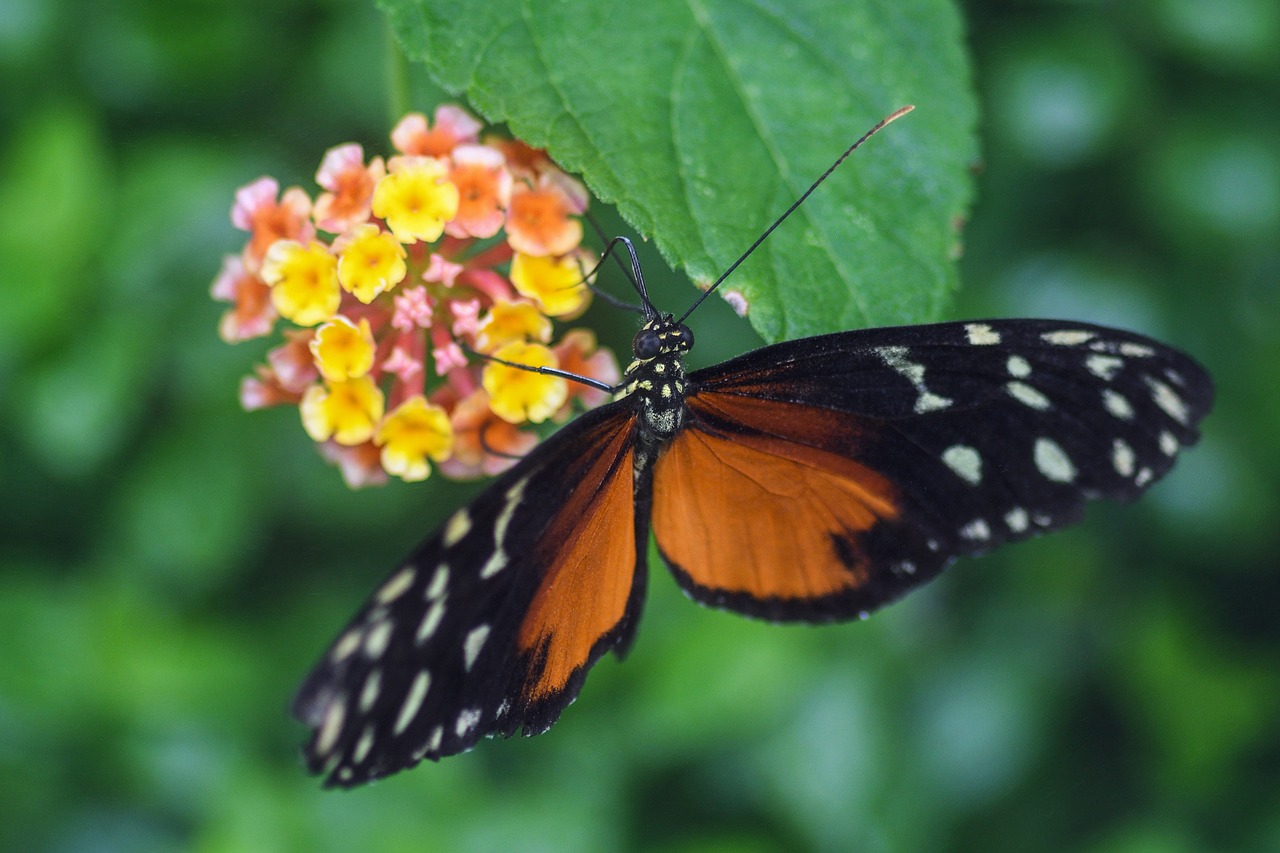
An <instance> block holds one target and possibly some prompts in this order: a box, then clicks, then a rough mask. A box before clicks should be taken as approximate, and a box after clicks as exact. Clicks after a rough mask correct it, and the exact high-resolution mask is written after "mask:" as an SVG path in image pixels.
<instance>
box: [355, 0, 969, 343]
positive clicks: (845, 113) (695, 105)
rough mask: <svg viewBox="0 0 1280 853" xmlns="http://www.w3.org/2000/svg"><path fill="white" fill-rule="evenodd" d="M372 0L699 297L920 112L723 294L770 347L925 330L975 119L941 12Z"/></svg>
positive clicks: (871, 6)
mask: <svg viewBox="0 0 1280 853" xmlns="http://www.w3.org/2000/svg"><path fill="white" fill-rule="evenodd" d="M380 4H381V6H382V7H383V8H384V9H385V11H386V12H387V13H388V15H389V16H390V19H391V22H392V26H393V29H394V30H395V32H396V34H397V36H398V37H399V40H400V42H401V44H402V45H403V47H404V49H405V51H406V53H407V54H408V55H409V56H410V58H412V59H416V60H419V61H421V62H423V63H424V64H425V67H426V69H427V71H428V72H429V73H430V74H431V76H432V77H434V78H435V79H436V81H437V82H438V83H439V84H440V85H441V86H442V87H443V88H444V89H446V90H447V91H449V92H452V93H455V94H456V95H462V96H465V97H466V98H467V100H468V101H470V103H471V104H472V105H473V106H474V107H475V108H476V109H477V110H479V111H480V112H481V113H482V114H483V115H484V116H485V117H486V118H487V119H488V120H490V121H493V122H506V123H507V124H508V125H509V126H510V128H511V129H512V131H513V132H514V133H515V134H516V135H517V136H519V137H520V138H521V139H523V140H525V141H526V142H528V143H530V144H532V145H536V146H542V147H546V148H547V149H548V150H549V151H550V152H551V154H552V156H553V157H554V158H555V159H556V160H557V162H559V163H560V164H561V165H562V166H563V167H564V168H566V169H568V170H570V171H573V172H577V173H579V174H581V175H582V176H583V177H584V178H585V180H586V182H587V184H588V185H589V186H590V188H591V190H592V191H593V192H594V193H595V195H596V196H597V197H598V198H600V199H601V200H603V201H605V202H608V203H611V204H615V205H617V207H618V209H619V211H620V212H621V213H622V215H623V216H624V217H625V218H626V219H627V221H628V222H630V223H631V224H632V225H633V226H634V227H635V228H636V229H637V231H639V232H640V233H641V234H642V235H645V236H647V237H652V238H653V239H654V240H655V241H656V243H657V245H658V248H659V249H660V250H661V251H662V253H663V255H664V256H665V257H666V258H667V259H668V261H670V262H671V263H672V265H673V266H678V267H682V268H684V269H685V270H686V271H687V272H688V274H689V276H690V277H691V278H692V279H693V281H694V282H696V283H698V284H700V285H703V286H705V285H707V284H709V283H710V282H711V281H712V280H714V279H715V278H716V277H717V276H718V275H719V274H720V273H721V272H722V271H723V270H724V269H725V268H727V267H728V266H729V264H730V263H732V262H733V261H734V260H735V259H736V258H737V257H738V256H739V255H740V254H741V253H742V252H743V251H744V250H745V249H746V247H747V246H749V245H750V244H751V242H752V240H754V239H755V238H756V237H757V236H759V235H760V233H761V232H762V231H764V229H765V228H766V227H767V226H768V225H769V224H770V223H771V222H772V221H773V220H774V219H775V218H776V217H777V216H778V215H779V214H780V213H781V212H782V211H783V210H785V209H786V207H787V205H788V204H790V203H791V202H792V201H793V200H794V199H795V198H797V197H798V196H799V195H800V193H801V192H803V191H804V189H805V188H806V187H807V186H808V185H809V184H810V182H812V181H813V179H814V178H816V177H817V176H818V175H819V174H821V173H822V171H823V170H824V169H825V168H826V167H827V166H828V165H830V163H831V162H832V161H833V160H834V159H835V157H836V156H837V155H838V154H839V153H840V152H841V151H842V150H843V149H844V148H845V147H846V146H847V145H848V144H849V143H850V142H852V141H853V140H854V139H855V138H857V137H858V136H859V135H860V134H861V133H862V132H863V131H865V130H866V129H867V128H869V127H870V126H872V125H873V124H875V122H877V121H878V120H879V119H881V118H883V117H884V116H885V115H888V114H889V113H890V112H892V111H893V110H895V109H897V108H898V107H900V106H903V105H905V104H908V103H912V104H915V105H916V107H917V109H916V111H915V112H914V113H912V114H911V115H910V116H909V117H907V118H905V119H903V120H901V121H899V122H897V123H895V124H894V125H893V126H892V127H890V128H888V129H887V130H885V131H884V132H882V133H881V134H880V135H879V136H877V137H876V138H875V139H874V140H872V141H871V142H870V143H869V144H868V145H867V146H865V147H864V148H863V149H861V150H860V151H859V152H858V153H857V154H856V155H854V157H853V159H852V160H851V161H850V162H848V163H846V164H845V165H844V166H843V167H842V168H841V169H840V170H839V171H837V172H836V174H835V175H834V176H833V177H832V179H831V180H829V181H827V183H826V184H825V185H824V186H823V187H822V189H821V190H819V191H818V192H817V193H815V194H814V196H813V197H812V198H811V199H810V200H809V201H808V202H807V203H806V204H805V205H804V206H803V207H802V208H801V209H800V211H798V212H797V213H796V214H795V215H794V216H793V217H792V218H791V220H790V221H788V222H787V223H786V225H784V226H783V227H782V228H780V229H779V230H778V231H777V232H776V233H775V234H774V235H772V236H771V237H770V238H769V240H768V241H767V242H766V243H765V245H764V246H763V247H762V248H761V249H759V250H758V251H757V252H756V253H755V255H754V256H753V257H752V258H751V259H750V260H749V261H747V262H746V263H745V264H743V266H742V267H741V268H740V269H739V270H738V271H736V272H735V273H734V274H733V276H732V278H731V279H730V280H729V281H728V282H727V283H726V285H725V286H724V288H722V289H723V290H725V291H737V292H739V293H741V294H743V295H744V296H745V297H746V300H747V302H748V304H749V315H748V316H749V318H750V320H751V322H752V324H753V325H754V326H755V327H756V329H757V330H758V331H759V332H760V333H761V334H762V335H763V336H764V337H765V338H767V339H770V340H778V339H782V338H788V337H797V336H802V335H807V334H814V333H817V332H823V331H833V330H837V329H847V328H853V327H857V326H865V325H882V324H888V323H895V322H920V321H923V320H927V319H931V318H934V317H936V316H937V315H938V314H939V313H940V311H941V309H942V307H943V306H944V304H945V301H946V297H947V294H948V291H949V290H951V289H952V288H953V287H954V285H955V280H956V273H955V270H954V267H953V260H954V257H955V256H956V254H957V251H958V239H959V238H958V235H957V233H956V229H957V224H958V223H960V222H962V221H963V219H964V216H965V211H966V209H967V205H968V203H969V199H970V195H971V192H972V190H971V178H970V174H969V169H970V166H971V165H972V163H973V161H974V159H975V157H976V143H975V140H974V123H975V116H976V108H975V106H974V99H973V95H972V92H971V88H970V83H969V69H968V65H967V62H966V57H965V54H964V50H963V46H962V31H961V25H960V20H959V16H958V14H957V12H956V10H955V9H954V8H953V6H952V5H951V3H950V2H948V0H865V2H861V3H859V2H850V0H796V1H795V2H788V3H786V4H770V3H766V2H763V0H755V2H743V0H691V2H686V3H630V4H623V3H618V4H615V3H609V4H603V3H593V2H571V3H552V2H537V0H523V2H517V0H491V2H488V3H483V4H481V3H471V2H461V0H380ZM666 307H672V306H666ZM674 307H676V308H680V309H682V308H683V306H674Z"/></svg>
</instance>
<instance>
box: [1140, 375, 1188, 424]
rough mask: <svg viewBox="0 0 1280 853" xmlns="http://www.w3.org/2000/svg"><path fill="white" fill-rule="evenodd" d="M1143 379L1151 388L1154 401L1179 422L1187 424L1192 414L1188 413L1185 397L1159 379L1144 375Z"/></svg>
mask: <svg viewBox="0 0 1280 853" xmlns="http://www.w3.org/2000/svg"><path fill="white" fill-rule="evenodd" d="M1143 379H1144V380H1145V381H1146V383H1147V387H1148V388H1150V389H1151V400H1152V402H1154V403H1155V404H1156V405H1157V406H1159V407H1160V408H1161V410H1163V411H1164V413H1165V414H1166V415H1168V416H1169V417H1171V418H1173V419H1174V420H1175V421H1177V422H1178V423H1180V424H1186V423H1187V422H1188V420H1189V418H1190V416H1189V414H1188V413H1187V404H1186V403H1185V402H1184V401H1183V399H1182V398H1181V397H1179V396H1178V395H1177V393H1175V392H1174V390H1173V389H1172V388H1170V387H1169V386H1168V385H1166V384H1164V383H1163V382H1161V381H1160V380H1159V379H1152V378H1151V377H1150V376H1144V377H1143Z"/></svg>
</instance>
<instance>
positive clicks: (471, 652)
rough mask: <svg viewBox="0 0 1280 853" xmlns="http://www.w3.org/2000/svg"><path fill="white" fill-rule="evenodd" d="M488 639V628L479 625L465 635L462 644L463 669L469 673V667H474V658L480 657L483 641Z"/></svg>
mask: <svg viewBox="0 0 1280 853" xmlns="http://www.w3.org/2000/svg"><path fill="white" fill-rule="evenodd" d="M487 639H489V626H488V625H481V626H480V627H478V628H472V629H471V633H469V634H467V639H466V641H465V642H464V643H463V646H462V653H463V668H464V669H465V670H466V671H467V672H470V671H471V667H472V666H474V665H475V662H476V658H477V657H479V656H480V650H481V649H482V648H484V641H485V640H487Z"/></svg>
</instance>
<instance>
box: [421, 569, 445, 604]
mask: <svg viewBox="0 0 1280 853" xmlns="http://www.w3.org/2000/svg"><path fill="white" fill-rule="evenodd" d="M448 585H449V564H448V563H441V564H440V565H438V566H436V573H435V574H434V575H432V576H431V583H429V584H428V585H427V592H426V596H425V597H426V599H427V601H435V600H436V599H437V598H439V597H440V596H442V595H444V590H445V587H447V586H448Z"/></svg>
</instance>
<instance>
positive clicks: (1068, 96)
mask: <svg viewBox="0 0 1280 853" xmlns="http://www.w3.org/2000/svg"><path fill="white" fill-rule="evenodd" d="M965 9H966V15H967V17H968V19H969V22H970V28H971V43H972V48H973V51H974V61H975V66H976V76H977V82H978V87H979V90H980V94H981V96H982V99H983V105H984V114H985V118H984V121H983V123H982V134H983V138H984V139H983V143H984V151H985V154H984V160H983V170H982V172H981V174H980V177H979V200H978V204H977V206H976V208H975V209H974V211H973V216H972V220H971V223H970V225H969V228H968V231H967V238H966V244H967V250H966V256H965V258H964V260H963V264H962V265H963V273H964V279H965V282H966V289H965V291H964V292H963V293H962V294H961V295H960V297H959V298H958V300H957V305H956V307H955V309H954V311H953V312H952V313H951V316H955V317H961V316H977V315H986V314H992V315H1058V316H1070V317H1078V318H1083V319H1093V320H1098V321H1102V322H1107V323H1111V324H1115V325H1122V326H1128V327H1132V328H1135V329H1140V330H1142V331H1145V332H1148V333H1151V334H1154V335H1155V336H1157V337H1161V338H1164V339H1167V340H1170V341H1176V342H1178V343H1179V344H1180V345H1182V346H1183V347H1184V348H1186V349H1188V350H1189V351H1191V352H1193V353H1195V354H1196V355H1197V356H1199V357H1200V358H1201V359H1202V360H1203V361H1204V362H1205V363H1206V364H1207V365H1208V366H1209V367H1210V369H1211V371H1212V372H1213V373H1214V374H1215V376H1216V377H1217V379H1218V382H1219V386H1220V397H1219V403H1218V405H1217V408H1216V410H1215V412H1214V413H1213V415H1212V416H1211V418H1210V419H1209V421H1208V422H1207V425H1206V432H1205V439H1204V441H1203V443H1202V444H1201V445H1200V446H1199V447H1198V448H1197V449H1196V450H1195V451H1194V452H1191V453H1189V454H1187V455H1186V457H1185V458H1184V459H1183V461H1182V462H1181V463H1180V465H1179V467H1178V469H1177V470H1175V472H1174V473H1173V474H1172V476H1170V477H1169V478H1168V480H1167V481H1165V482H1163V483H1162V484H1161V485H1160V486H1159V487H1158V488H1156V489H1155V490H1154V491H1153V492H1152V494H1151V495H1150V496H1149V497H1148V498H1147V499H1146V500H1144V501H1142V502H1140V503H1139V504H1137V505H1135V506H1133V507H1129V508H1123V509H1118V508H1115V507H1109V506H1108V507H1098V508H1095V509H1094V511H1093V512H1091V514H1090V516H1089V520H1088V523H1087V524H1086V525H1084V526H1083V527H1081V528H1079V529H1077V530H1074V531H1072V532H1070V533H1067V534H1062V535H1058V536H1054V537H1050V538H1048V539H1043V540H1038V541H1035V542H1031V543H1027V544H1023V545H1019V546H1015V547H1011V548H1009V549H1007V550H1006V551H1004V552H1002V553H1000V554H998V555H995V556H992V557H989V558H986V559H983V560H981V561H964V562H962V563H961V564H960V565H958V566H957V567H956V568H955V569H954V570H953V571H952V572H950V573H949V574H948V575H947V576H945V577H944V578H943V579H942V580H940V581H939V582H937V583H935V584H933V585H932V586H931V587H930V588H928V589H926V590H924V591H921V592H919V593H917V594H916V595H914V596H913V597H911V598H909V599H908V600H907V601H905V602H903V603H901V604H899V605H897V606H895V607H893V608H890V609H889V610H887V611H885V612H884V613H881V614H879V615H877V616H876V617H875V618H874V619H872V620H871V621H869V622H867V623H863V624H855V625H845V626H836V627H827V628H821V629H810V628H801V627H791V628H773V627H768V626H763V625H760V624H755V623H749V622H747V621H745V620H741V619H738V618H735V617H732V616H728V615H725V614H719V613H713V612H709V611H704V610H701V609H699V608H696V607H693V606H691V605H689V604H688V603H686V602H685V601H684V600H683V597H682V596H681V595H680V594H679V593H678V591H676V590H675V588H674V584H672V583H671V582H670V581H669V578H667V577H666V576H665V574H664V573H662V572H661V571H655V572H654V573H653V581H652V586H653V590H652V595H651V600H650V605H649V607H648V609H647V612H646V614H645V617H644V625H643V628H642V630H641V633H640V638H639V642H638V644H637V647H636V648H635V650H634V652H633V653H632V655H631V657H630V659H629V660H628V662H627V663H626V665H625V666H617V665H615V664H614V663H613V662H612V661H611V660H610V661H605V662H602V663H601V664H600V665H599V666H598V667H597V668H596V670H595V671H594V673H593V675H592V677H591V679H590V681H589V683H588V685H587V687H586V689H585V690H584V692H583V695H582V699H581V701H580V702H579V703H578V704H576V705H575V706H574V707H573V708H571V709H570V710H569V711H568V712H567V713H566V714H565V716H564V718H563V719H562V721H561V723H560V724H559V725H558V726H557V727H556V728H555V729H554V730H553V731H552V732H551V733H550V734H548V735H546V736H543V737H540V738H532V739H516V740H512V741H507V742H500V743H498V742H486V743H484V744H482V745H481V746H480V747H479V748H478V749H476V750H475V751H474V752H473V753H471V754H470V755H468V756H465V757H461V758H455V759H452V760H448V761H445V762H444V763H442V764H441V765H438V766H429V767H425V768H420V769H418V770H416V771H414V772H411V773H408V774H402V775H400V776H398V777H395V778H393V779H390V780H387V781H385V782H382V783H379V784H378V785H375V786H373V787H370V788H365V789H362V790H359V791H356V792H352V793H333V792H323V791H321V790H320V789H319V788H318V786H317V785H316V784H315V782H314V780H312V779H310V778H308V777H306V776H304V775H303V773H302V771H301V769H300V766H299V762H298V759H297V755H296V747H297V744H298V742H299V741H300V739H301V737H302V735H303V731H302V729H301V727H300V726H298V725H297V724H294V723H292V722H291V721H289V720H288V719H287V718H286V715H285V706H286V703H287V701H288V698H289V696H290V693H291V691H292V690H293V688H294V686H295V684H296V682H297V680H298V678H299V676H300V675H301V674H302V673H303V671H304V670H305V668H306V667H307V666H308V665H309V664H310V663H311V661H312V659H313V657H314V656H315V654H316V653H317V652H318V651H319V650H320V648H321V646H322V644H323V643H324V642H326V641H327V640H328V639H329V635H330V634H331V632H332V630H333V629H334V628H335V627H336V626H337V625H338V624H339V623H340V622H341V621H342V620H344V619H345V618H346V617H347V616H348V615H349V613H350V611H351V609H352V607H353V606H354V604H355V603H356V602H357V601H358V600H360V599H361V598H362V597H363V596H364V595H365V594H366V593H367V592H368V590H369V589H370V588H371V586H372V584H373V583H374V582H375V580H376V579H377V578H378V577H380V576H381V575H382V574H383V572H384V570H385V569H386V568H387V567H389V566H390V565H392V563H393V561H394V560H396V559H397V558H398V557H399V556H401V555H402V554H403V552H404V551H405V550H406V549H407V548H408V547H410V546H411V545H412V544H414V542H416V540H417V539H418V538H419V537H420V535H422V534H423V533H425V532H426V531H427V530H428V529H429V528H430V527H431V526H432V525H434V523H435V522H436V521H437V520H438V519H439V518H441V517H442V515H443V513H444V512H445V509H446V508H447V507H452V506H454V505H456V504H457V503H458V502H459V501H461V500H463V499H464V498H465V495H466V494H467V492H468V488H467V487H465V486H456V485H450V484H447V483H444V482H440V481H437V482H432V483H430V484H428V485H426V486H420V487H407V486H403V485H402V486H399V487H397V486H392V487H389V488H386V489H382V490H371V491H365V492H361V493H358V494H357V493H351V492H349V491H347V490H346V488H345V487H344V486H343V485H342V484H341V482H340V479H339V477H338V476H337V474H336V473H335V472H334V471H333V470H332V469H330V468H327V467H326V466H324V465H323V464H321V463H320V462H319V461H318V460H317V458H316V456H315V454H314V452H313V449H312V448H311V446H310V444H309V442H308V441H306V440H305V438H304V437H303V435H302V433H301V431H300V429H299V427H298V423H297V419H296V413H293V412H290V411H285V410H278V411H273V412H267V413H257V414H254V415H246V414H243V413H241V412H240V411H239V409H238V406H237V402H236V396H235V394H236V390H235V389H236V386H237V382H238V380H239V377H240V376H241V375H242V374H243V373H244V372H246V370H247V369H248V367H249V365H251V364H252V363H253V362H254V361H256V360H257V359H258V358H259V357H260V355H261V353H260V351H259V350H255V349H254V348H253V345H249V344H246V345H242V346H239V347H235V348H232V347H227V346H225V345H223V344H222V343H220V342H219V341H218V339H217V337H216V335H215V326H216V321H217V317H218V314H219V313H220V310H221V309H220V308H219V307H218V306H216V305H214V304H213V303H212V302H210V301H209V299H208V294H207V290H208V285H209V282H210V281H211V279H212V277H213V275H214V273H215V272H216V270H217V266H218V263H219V259H220V257H221V255H222V254H223V253H225V252H228V251H234V250H235V249H236V248H237V247H238V245H239V240H240V239H241V238H240V235H238V234H237V233H236V232H233V231H232V229H231V227H230V224H229V222H228V218H227V212H228V209H229V207H230V203H231V194H232V192H233V190H234V189H235V188H236V187H238V186H240V185H241V184H243V183H246V182H247V181H249V180H251V179H253V178H255V177H257V176H258V175H260V174H264V173H268V174H273V175H275V176H277V177H279V178H280V179H281V181H282V183H284V184H285V185H288V184H292V183H300V184H303V185H310V176H311V174H312V172H313V171H314V167H315V164H316V163H317V162H318V159H319V156H320V154H321V153H322V152H323V150H324V149H325V148H326V147H328V146H329V145H331V144H335V143H338V142H342V141H347V140H352V139H354V140H358V141H362V142H365V143H366V146H367V147H370V148H375V149H377V150H385V148H386V145H385V142H384V140H385V138H386V133H387V129H388V128H389V126H390V123H391V121H392V120H393V115H392V113H391V107H390V98H389V96H388V91H389V85H388V82H387V81H388V79H389V73H388V72H389V65H388V56H389V55H390V51H389V49H388V42H387V38H388V37H387V35H386V32H385V29H384V24H383V21H382V19H381V17H380V15H379V14H378V13H377V12H376V11H375V10H373V9H372V8H370V7H369V6H367V5H364V4H350V3H345V2H339V0H327V2H319V3H317V2H291V0H274V2H269V3H262V2H248V0H239V1H238V2H223V3H177V4H157V3H149V2H145V0H120V2H116V3H112V4H105V3H102V4H90V5H89V6H88V7H86V6H85V5H84V4H82V3H79V2H75V0H6V2H5V3H4V4H3V8H2V10H0V295H2V301H0V484H2V487H3V488H2V490H0V505H2V506H3V512H2V513H0V849H3V850H14V851H58V853H62V851H104V853H115V851H119V852H120V853H126V851H130V853H131V852H132V851H143V853H147V851H167V850H195V851H205V852H206V853H220V851H259V850H261V851H273V850H298V851H327V850H334V851H338V850H341V851H351V850H369V851H399V850H404V851H432V850H450V851H453V850H547V851H579V850H581V851H595V850H645V851H650V850H652V851H680V853H686V851H687V853H693V852H694V851H717V853H718V852H719V851H725V853H728V851H750V853H754V851H762V853H763V851H791V850H822V851H827V850H830V851H842V850H868V851H899V850H905V851H931V850H972V851H986V850H993V849H994V850H1007V849H1022V850H1063V851H1067V850H1070V851H1081V850H1083V851H1096V853H1182V851H1198V850H1259V851H1262V850H1276V849H1280V725H1277V722H1276V721H1277V719H1278V718H1280V678H1278V676H1280V616H1278V615H1277V603H1280V572H1278V571H1277V569H1280V523H1278V522H1277V510H1278V509H1280V507H1278V506H1277V504H1278V503H1280V488H1278V484H1280V470H1278V469H1280V440H1278V437H1280V393H1278V392H1280V343H1278V340H1280V335H1278V334H1277V333H1278V332H1280V6H1278V5H1277V4H1276V3H1275V2H1274V0H1218V2H1215V3H1204V2H1197V0H1140V2H1128V3H1105V2H1095V3H1074V2H1050V0H1042V2H1035V3H1026V2H1011V0H1004V1H1003V2H1001V0H970V2H969V3H967V4H966V7H965ZM89 10H91V11H89ZM419 96H424V95H422V94H421V93H420V94H419ZM620 108H622V105H621V104H620ZM612 227H614V228H618V229H620V228H622V227H623V226H621V224H619V223H614V224H613V226H612ZM648 270H649V274H650V276H651V277H652V278H653V279H654V282H653V283H654V286H655V289H657V290H658V291H659V293H658V295H657V298H658V300H659V302H660V304H674V305H680V304H685V302H686V301H687V299H688V298H689V296H690V294H691V291H690V290H688V289H687V288H688V285H687V284H686V283H684V282H683V280H682V277H681V276H680V275H678V274H664V273H663V272H662V270H663V267H662V266H661V264H660V262H657V261H656V260H652V261H651V262H650V264H649V266H648ZM594 310H596V309H593V311H594ZM588 319H589V320H590V321H591V322H592V323H593V324H597V325H600V326H602V327H608V326H609V324H610V323H612V324H613V328H614V329H615V330H616V334H614V336H613V338H612V339H613V341H614V342H615V344H622V345H625V342H626V341H627V340H628V338H629V335H628V333H627V331H626V329H625V322H626V321H624V322H623V324H619V323H618V321H617V320H616V319H615V318H610V317H608V316H607V312H604V313H601V314H600V315H599V316H597V315H595V314H593V315H590V316H589V318H588ZM743 326H744V324H741V323H739V322H737V321H736V320H735V319H734V318H733V317H732V316H731V315H729V314H728V312H727V311H724V310H720V309H719V308H717V309H715V310H709V311H707V313H705V314H702V315H701V316H700V317H699V326H698V335H699V342H700V347H699V353H698V354H699V356H700V358H701V359H702V360H703V361H711V360H719V359H721V358H723V357H725V356H727V355H731V354H734V353H737V352H740V351H742V350H743V349H745V348H747V347H749V346H751V345H752V339H751V336H750V333H749V332H748V331H746V330H745V329H744V328H743ZM604 334H606V335H607V334H609V333H607V332H606V333H604Z"/></svg>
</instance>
